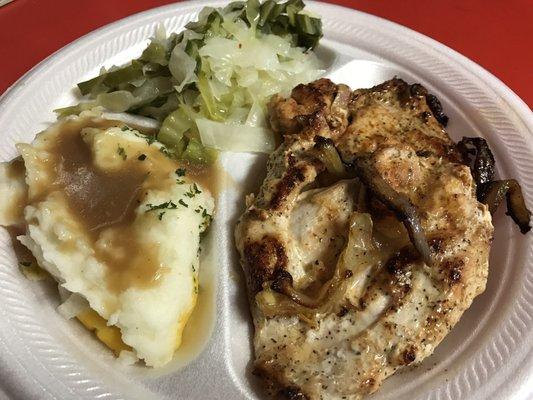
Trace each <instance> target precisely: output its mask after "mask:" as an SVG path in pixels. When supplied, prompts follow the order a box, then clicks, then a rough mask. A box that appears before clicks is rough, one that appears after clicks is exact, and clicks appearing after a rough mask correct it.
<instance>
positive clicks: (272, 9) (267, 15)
mask: <svg viewBox="0 0 533 400" xmlns="http://www.w3.org/2000/svg"><path fill="white" fill-rule="evenodd" d="M284 10H285V5H283V4H278V3H276V2H275V1H274V0H267V1H265V2H264V3H263V4H262V5H261V11H260V16H259V23H258V25H259V26H264V25H265V24H266V23H267V22H271V21H274V20H275V19H276V18H277V17H278V16H279V15H280V14H281V13H282V12H283V11H284Z"/></svg>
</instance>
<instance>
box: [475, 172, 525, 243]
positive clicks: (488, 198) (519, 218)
mask: <svg viewBox="0 0 533 400" xmlns="http://www.w3.org/2000/svg"><path fill="white" fill-rule="evenodd" d="M504 197H505V198H507V212H508V214H509V215H510V216H511V218H512V219H513V221H514V222H515V223H516V224H517V225H518V227H519V228H520V232H522V233H527V232H529V231H530V230H531V225H530V222H529V220H530V218H531V212H530V211H529V210H528V209H527V207H526V203H525V201H524V196H523V194H522V188H521V187H520V185H519V184H518V182H517V181H516V180H515V179H507V180H503V181H492V182H490V183H488V184H487V185H486V186H485V188H484V191H483V193H482V196H481V198H480V201H481V202H482V203H485V204H487V205H488V206H489V211H490V213H491V214H494V213H495V212H496V210H497V208H498V206H499V205H500V203H501V202H502V200H503V199H504Z"/></svg>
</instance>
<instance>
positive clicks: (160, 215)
mask: <svg viewBox="0 0 533 400" xmlns="http://www.w3.org/2000/svg"><path fill="white" fill-rule="evenodd" d="M165 212H166V211H161V212H160V213H159V215H158V216H157V218H159V221H161V220H162V219H163V215H165Z"/></svg>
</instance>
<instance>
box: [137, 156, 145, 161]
mask: <svg viewBox="0 0 533 400" xmlns="http://www.w3.org/2000/svg"><path fill="white" fill-rule="evenodd" d="M137 160H139V161H144V160H146V154H141V155H140V156H139V157H137Z"/></svg>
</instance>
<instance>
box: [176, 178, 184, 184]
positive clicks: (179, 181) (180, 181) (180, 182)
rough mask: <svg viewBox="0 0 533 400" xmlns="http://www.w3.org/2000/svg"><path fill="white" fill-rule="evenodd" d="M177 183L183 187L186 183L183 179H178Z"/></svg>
mask: <svg viewBox="0 0 533 400" xmlns="http://www.w3.org/2000/svg"><path fill="white" fill-rule="evenodd" d="M176 183H177V184H178V185H183V184H184V183H185V181H184V180H183V179H176Z"/></svg>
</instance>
